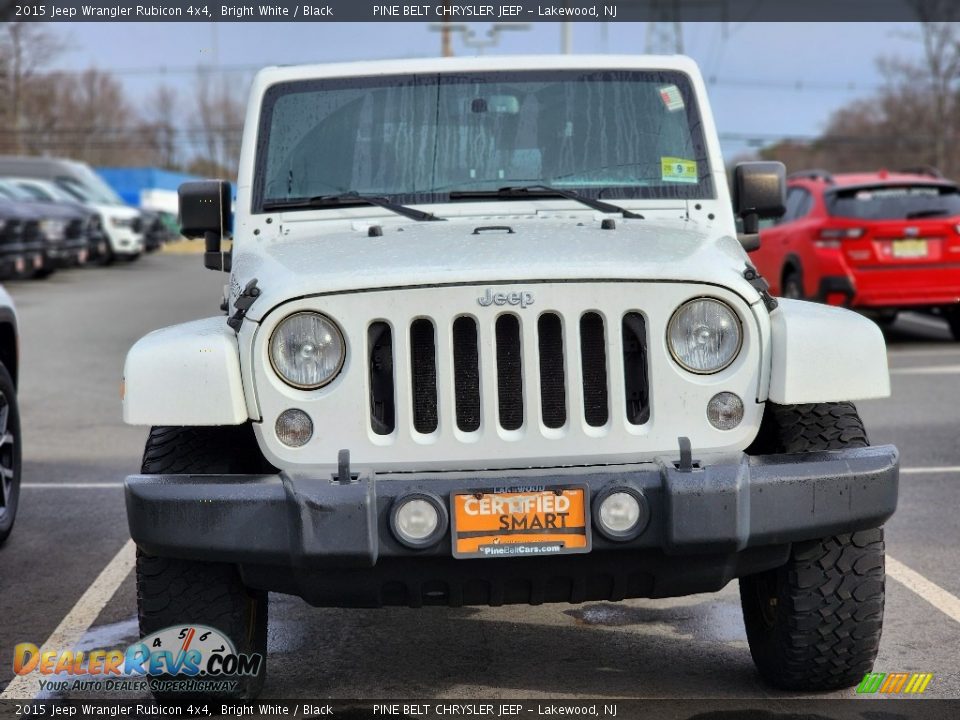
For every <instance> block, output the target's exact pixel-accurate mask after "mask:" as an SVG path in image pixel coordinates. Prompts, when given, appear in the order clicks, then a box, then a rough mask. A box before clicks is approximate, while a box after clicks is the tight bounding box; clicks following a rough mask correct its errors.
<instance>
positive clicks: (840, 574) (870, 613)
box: [740, 403, 885, 691]
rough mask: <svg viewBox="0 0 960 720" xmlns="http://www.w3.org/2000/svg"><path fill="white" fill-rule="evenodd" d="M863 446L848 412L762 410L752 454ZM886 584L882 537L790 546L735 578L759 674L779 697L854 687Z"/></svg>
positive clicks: (848, 407) (875, 532)
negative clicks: (780, 560) (773, 560)
mask: <svg viewBox="0 0 960 720" xmlns="http://www.w3.org/2000/svg"><path fill="white" fill-rule="evenodd" d="M868 444H869V442H868V440H867V434H866V431H865V430H864V427H863V422H862V421H861V420H860V416H859V415H858V414H857V409H856V407H854V406H853V404H851V403H823V404H817V405H788V406H783V405H774V404H772V403H768V404H767V407H766V410H765V412H764V418H763V424H762V425H761V432H760V435H759V436H758V438H757V442H756V443H754V446H753V447H752V448H751V449H750V452H754V453H777V452H787V453H790V452H811V451H816V450H836V449H840V448H847V447H865V446H867V445H868ZM884 582H885V572H884V543H883V529H882V528H874V529H872V530H863V531H861V532H855V533H847V534H843V535H834V536H831V537H825V538H820V539H817V540H810V541H806V542H802V543H795V544H794V545H793V548H792V550H791V553H790V560H789V562H788V563H787V564H786V565H784V566H782V567H779V568H775V569H773V570H768V571H766V572H762V573H758V574H756V575H749V576H747V577H743V578H741V579H740V602H741V605H742V607H743V620H744V625H745V626H746V630H747V641H748V643H749V645H750V654H751V655H752V656H753V661H754V664H755V665H756V666H757V670H758V671H759V673H760V675H761V676H762V677H763V678H764V680H766V681H767V682H768V683H770V684H771V685H774V686H776V687H778V688H782V689H785V690H799V691H815V690H834V689H837V688H844V687H850V686H852V685H856V684H857V683H859V682H860V681H861V680H862V679H863V676H864V675H865V674H866V673H868V672H870V670H871V669H872V668H873V662H874V660H875V659H876V657H877V650H878V649H879V646H880V632H881V628H882V624H883V604H884Z"/></svg>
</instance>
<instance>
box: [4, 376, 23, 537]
mask: <svg viewBox="0 0 960 720" xmlns="http://www.w3.org/2000/svg"><path fill="white" fill-rule="evenodd" d="M20 468H21V464H20V410H19V409H18V406H17V390H16V388H15V387H14V386H13V380H12V379H11V377H10V373H8V372H7V369H6V368H5V367H4V366H3V365H0V545H2V544H3V542H4V541H5V540H6V539H7V538H8V537H9V536H10V531H11V530H13V521H14V520H15V519H16V516H17V505H18V504H19V499H20Z"/></svg>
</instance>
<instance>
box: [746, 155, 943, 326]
mask: <svg viewBox="0 0 960 720" xmlns="http://www.w3.org/2000/svg"><path fill="white" fill-rule="evenodd" d="M787 188H788V189H787V205H786V213H785V214H784V216H783V217H782V218H781V219H780V220H779V221H777V222H776V224H775V225H773V226H771V227H767V228H764V229H762V230H761V233H760V248H759V249H758V250H755V251H754V252H753V253H752V254H751V258H752V260H753V262H754V264H755V265H756V266H757V269H758V270H759V271H760V272H761V273H762V274H763V275H764V277H766V278H767V280H768V281H769V282H770V285H771V286H772V288H771V289H772V291H773V292H774V293H775V294H779V295H782V296H783V297H792V298H805V299H810V300H819V301H821V302H826V303H829V304H831V305H844V306H846V307H851V308H855V309H857V310H860V311H862V312H864V313H865V314H868V315H870V316H871V317H874V318H875V319H877V320H878V321H881V322H884V321H886V322H889V321H892V320H893V318H895V317H896V314H897V311H899V310H906V309H915V310H933V311H935V312H937V313H939V314H941V315H942V316H943V317H944V318H945V319H946V320H947V321H948V322H949V324H950V330H951V332H952V333H953V337H954V339H957V340H960V187H958V186H957V185H956V184H954V183H952V182H950V181H949V180H945V179H944V178H943V177H941V176H940V175H939V173H936V172H935V171H933V170H918V171H911V172H898V173H893V172H886V171H884V170H881V171H880V172H877V173H857V174H837V175H831V174H830V173H827V172H824V171H821V170H806V171H803V172H798V173H794V174H792V175H790V177H789V178H788V185H787Z"/></svg>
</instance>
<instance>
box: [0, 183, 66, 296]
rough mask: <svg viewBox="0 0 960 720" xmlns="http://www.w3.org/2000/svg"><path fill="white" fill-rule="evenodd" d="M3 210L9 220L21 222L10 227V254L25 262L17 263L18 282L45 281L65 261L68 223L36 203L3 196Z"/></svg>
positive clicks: (0, 198) (15, 275) (0, 205)
mask: <svg viewBox="0 0 960 720" xmlns="http://www.w3.org/2000/svg"><path fill="white" fill-rule="evenodd" d="M0 208H2V209H3V210H2V212H3V213H4V214H5V215H6V216H7V217H10V218H16V219H18V220H19V225H17V226H11V233H10V236H9V238H8V239H9V242H10V243H11V252H12V253H14V254H22V257H23V259H24V262H23V263H15V269H16V271H15V273H14V275H13V277H14V278H16V279H26V278H45V277H48V276H50V275H51V274H52V273H53V272H54V271H56V270H57V268H59V267H62V266H63V264H64V261H65V259H66V257H67V256H66V254H65V252H64V238H65V235H64V230H65V227H66V226H65V223H64V222H63V220H62V218H59V217H56V216H55V214H53V215H54V216H51V215H52V214H51V213H50V212H47V211H44V210H43V209H41V208H38V207H37V205H36V204H35V203H33V202H28V201H23V200H11V199H9V198H5V197H2V196H0Z"/></svg>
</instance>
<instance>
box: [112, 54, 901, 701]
mask: <svg viewBox="0 0 960 720" xmlns="http://www.w3.org/2000/svg"><path fill="white" fill-rule="evenodd" d="M731 177H732V179H731V182H730V187H731V188H732V190H731V189H728V177H727V169H726V167H725V166H724V163H723V159H722V157H721V153H720V144H719V141H718V138H717V132H716V129H715V127H714V121H713V117H712V115H711V112H710V106H709V103H708V101H707V94H706V91H705V88H704V83H703V80H702V78H701V75H700V73H699V71H698V69H697V67H696V65H695V64H694V63H693V62H692V61H691V60H689V59H687V58H684V57H635V56H630V57H618V56H598V57H556V56H550V57H496V58H493V57H488V58H473V59H431V60H403V61H393V62H364V63H353V64H336V65H316V66H305V67H284V68H279V67H277V68H267V69H265V70H263V71H261V72H260V73H259V74H258V75H257V77H256V79H255V81H254V82H253V87H252V91H251V94H250V101H249V107H248V111H247V117H246V124H245V128H244V134H243V146H242V151H241V156H240V167H239V172H238V176H237V188H236V200H235V205H233V206H234V207H235V215H231V206H232V198H231V194H232V191H231V188H230V185H229V184H228V183H225V182H219V181H207V182H201V183H191V184H187V185H184V186H183V187H181V190H180V202H181V207H180V211H181V220H182V225H183V231H184V233H185V234H187V235H189V236H193V237H202V238H204V241H205V243H206V253H205V256H204V259H205V263H206V265H207V267H210V268H213V269H215V270H223V271H229V273H230V276H229V284H228V285H227V287H226V290H225V296H226V297H225V298H224V305H223V309H225V310H226V314H227V316H226V317H224V316H223V315H219V316H215V317H211V318H208V319H204V320H198V321H195V322H190V323H186V324H183V325H178V326H175V327H170V328H165V329H162V330H158V331H156V332H153V333H151V334H149V335H147V336H146V337H144V338H143V339H141V340H140V341H139V342H138V343H137V344H136V345H135V346H134V347H133V348H132V349H131V350H130V353H129V355H128V357H127V360H126V365H125V369H124V375H125V388H126V390H125V398H124V417H125V419H126V421H127V422H129V423H133V424H138V425H147V426H152V429H151V430H150V434H149V438H148V440H147V445H146V451H145V454H144V460H143V467H142V470H141V473H140V474H139V475H133V476H131V477H129V478H128V479H127V483H126V499H127V509H128V516H129V524H130V532H131V535H132V537H133V539H134V540H135V541H136V543H137V546H138V548H139V558H138V564H137V582H138V600H139V603H140V627H141V631H142V633H143V634H144V635H147V634H151V633H156V632H158V631H159V630H161V629H163V628H166V627H168V626H174V625H177V624H183V623H195V624H202V625H205V626H209V627H214V628H216V629H218V630H219V631H221V632H222V633H223V634H224V635H227V636H229V637H231V638H232V639H233V641H234V642H235V643H236V645H237V650H238V652H244V653H252V654H262V655H265V653H266V627H267V592H281V593H292V594H295V595H299V596H300V597H302V598H304V599H306V600H307V601H308V602H309V603H311V604H314V605H317V606H331V607H371V606H382V605H408V606H413V607H419V606H422V605H438V604H439V605H452V606H457V605H476V604H484V605H485V604H490V605H500V604H504V603H530V604H539V603H544V602H573V603H577V602H584V601H588V600H591V601H596V600H623V599H626V598H657V597H669V596H678V595H686V594H690V593H700V592H705V591H716V590H719V589H721V588H722V587H724V586H725V585H726V584H727V583H728V582H730V581H731V580H732V579H734V578H738V579H739V583H740V592H741V597H742V603H743V614H744V620H745V624H746V630H747V638H748V640H749V644H750V650H751V653H752V655H753V658H754V660H755V662H756V665H757V668H758V670H759V672H760V673H761V675H762V676H763V677H764V678H765V679H766V680H767V681H768V682H770V683H771V684H773V685H775V686H778V687H781V688H788V689H793V690H802V691H808V690H820V689H829V688H838V687H844V686H850V685H852V684H855V683H857V682H859V681H860V680H861V679H862V677H863V675H864V673H865V672H867V671H869V670H870V669H871V667H872V664H873V660H874V658H875V656H876V653H877V647H878V643H879V639H880V630H881V623H882V616H883V602H884V543H883V530H882V527H881V526H882V525H883V523H884V522H885V521H886V520H887V518H889V517H890V515H891V514H892V513H893V512H894V509H895V507H896V502H897V482H898V462H899V460H898V454H897V450H896V448H894V447H892V446H874V447H870V446H869V444H868V441H867V435H866V432H865V430H864V428H863V424H862V423H861V420H860V418H859V416H858V414H857V410H856V408H855V407H854V406H853V405H852V404H851V403H850V401H852V400H858V399H864V398H878V397H884V396H886V395H887V394H888V393H889V379H888V374H887V364H886V353H885V346H884V340H883V337H882V335H881V333H880V331H879V330H878V329H877V327H876V326H875V325H874V324H873V323H871V322H870V321H869V320H866V319H864V318H862V317H860V316H858V315H856V314H853V313H851V312H847V311H845V310H842V309H837V308H832V307H825V306H820V305H814V304H809V303H805V302H800V301H796V300H782V299H781V300H778V299H774V298H772V297H770V295H769V294H768V293H767V291H766V284H765V282H764V281H763V279H762V278H761V277H759V276H758V275H757V273H756V271H755V270H754V268H753V267H752V266H751V264H750V261H749V256H748V254H747V252H746V250H748V249H750V248H752V247H755V246H756V243H757V235H756V232H757V226H758V220H759V219H760V218H763V217H769V216H776V215H778V214H780V213H782V212H783V195H784V180H783V166H782V165H780V164H779V163H747V164H743V165H740V166H738V167H737V168H735V169H734V171H733V173H732V176H731ZM738 219H739V220H740V221H741V222H742V225H743V232H741V233H739V234H738V231H737V226H736V222H737V220H738ZM228 236H232V240H233V244H232V250H231V251H230V252H224V251H223V249H222V248H221V240H222V239H224V238H226V237H228ZM241 680H242V682H239V684H238V685H237V689H236V691H235V694H238V695H243V696H248V697H249V696H252V695H255V694H256V693H257V692H258V691H259V689H260V687H261V686H262V683H263V681H264V670H263V664H261V666H260V667H259V669H258V671H257V672H256V673H254V674H250V675H248V676H246V677H242V678H241Z"/></svg>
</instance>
